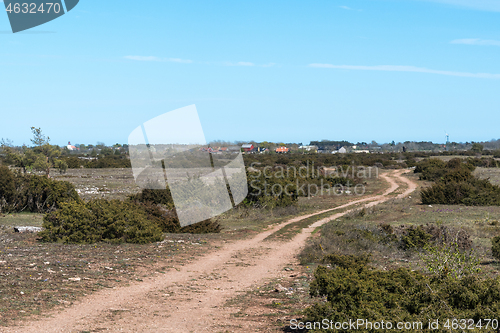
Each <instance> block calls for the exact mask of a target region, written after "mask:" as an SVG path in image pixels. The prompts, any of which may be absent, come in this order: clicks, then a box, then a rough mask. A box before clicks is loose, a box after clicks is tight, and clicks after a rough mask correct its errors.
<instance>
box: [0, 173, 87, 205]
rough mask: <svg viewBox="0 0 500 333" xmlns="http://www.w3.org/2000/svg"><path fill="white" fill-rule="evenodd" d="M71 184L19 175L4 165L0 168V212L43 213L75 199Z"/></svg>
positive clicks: (77, 199) (44, 177) (76, 197)
mask: <svg viewBox="0 0 500 333" xmlns="http://www.w3.org/2000/svg"><path fill="white" fill-rule="evenodd" d="M79 200H80V197H79V196H78V193H77V192H76V190H75V188H74V186H73V185H72V184H71V183H69V182H65V181H57V180H53V179H50V178H47V177H46V176H38V175H21V174H17V173H16V174H15V173H13V172H11V171H10V170H9V169H8V168H6V167H1V169H0V209H1V210H2V211H4V212H21V211H28V212H34V213H46V212H50V211H53V210H55V209H57V208H58V207H60V205H61V203H63V202H69V201H79Z"/></svg>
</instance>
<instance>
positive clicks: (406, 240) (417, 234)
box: [401, 226, 431, 250]
mask: <svg viewBox="0 0 500 333" xmlns="http://www.w3.org/2000/svg"><path fill="white" fill-rule="evenodd" d="M430 238H431V235H429V234H428V233H427V232H425V231H424V229H423V228H422V226H418V227H416V228H415V227H413V226H412V227H410V228H409V229H408V230H407V231H406V235H405V236H403V237H401V242H402V246H403V249H405V250H410V249H422V248H423V247H424V246H426V245H427V244H428V243H429V239H430Z"/></svg>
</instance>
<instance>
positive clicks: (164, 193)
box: [129, 187, 174, 208]
mask: <svg viewBox="0 0 500 333" xmlns="http://www.w3.org/2000/svg"><path fill="white" fill-rule="evenodd" d="M129 200H132V201H137V202H142V203H152V204H155V205H164V206H166V207H168V208H173V207H174V200H173V199H172V194H171V193H170V189H169V188H168V187H167V188H166V189H164V190H159V189H143V190H142V191H141V192H140V193H137V194H133V195H130V196H129Z"/></svg>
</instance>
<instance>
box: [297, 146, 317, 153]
mask: <svg viewBox="0 0 500 333" xmlns="http://www.w3.org/2000/svg"><path fill="white" fill-rule="evenodd" d="M299 150H305V151H313V152H318V146H314V145H312V146H300V147H299Z"/></svg>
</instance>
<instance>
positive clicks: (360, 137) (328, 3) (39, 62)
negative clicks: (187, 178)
mask: <svg viewBox="0 0 500 333" xmlns="http://www.w3.org/2000/svg"><path fill="white" fill-rule="evenodd" d="M2 8H3V7H2ZM499 59H500V0H435V1H434V0H307V1H306V0H303V1H298V0H287V1H284V0H283V1H275V0H265V1H262V0H252V1H246V0H241V1H234V0H227V1H226V0H218V1H206V0H205V1H202V0H199V1H198V0H196V1H188V0H173V1H171V0H146V1H131V0H123V1H119V2H118V1H91V0H80V3H79V4H78V6H76V7H75V8H74V9H73V10H72V11H71V12H69V13H67V14H66V15H63V16H62V17H60V18H58V19H56V20H54V21H51V22H48V23H46V24H44V25H41V26H39V27H35V28H33V29H30V30H27V31H25V32H19V33H16V34H13V33H12V31H11V28H10V24H9V21H8V17H7V13H4V14H0V100H1V104H0V138H4V139H10V140H12V141H13V143H14V144H15V145H21V144H23V143H26V144H28V145H29V144H30V141H29V139H30V137H31V133H30V127H31V126H34V127H40V128H42V130H43V132H44V133H45V134H47V135H48V136H50V138H51V142H52V143H53V144H58V145H64V144H67V142H68V141H71V143H72V144H76V143H79V144H81V143H83V144H96V143H97V142H104V143H105V144H107V145H112V144H114V143H127V138H128V136H129V134H130V133H131V132H132V131H133V130H134V129H135V128H137V127H138V126H140V125H141V124H143V123H145V122H147V121H148V120H150V119H152V118H155V117H157V116H160V115H162V114H164V113H166V112H168V111H172V110H175V109H178V108H182V107H185V106H188V105H192V104H195V105H196V107H197V110H198V114H199V118H200V121H201V125H202V126H203V130H204V133H205V137H206V139H207V140H208V141H211V140H227V141H249V140H255V141H257V142H260V141H272V142H296V143H304V144H307V143H309V142H310V141H312V140H323V139H329V140H348V141H351V142H362V141H365V142H370V141H372V140H375V141H377V142H379V143H384V142H391V141H393V140H394V141H396V142H404V141H433V142H438V143H440V142H444V141H445V134H446V133H448V134H449V135H450V140H451V141H456V142H466V141H469V142H470V141H488V140H491V139H498V138H500V130H499V126H498V124H499V123H500V93H499V92H500V61H499Z"/></svg>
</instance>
